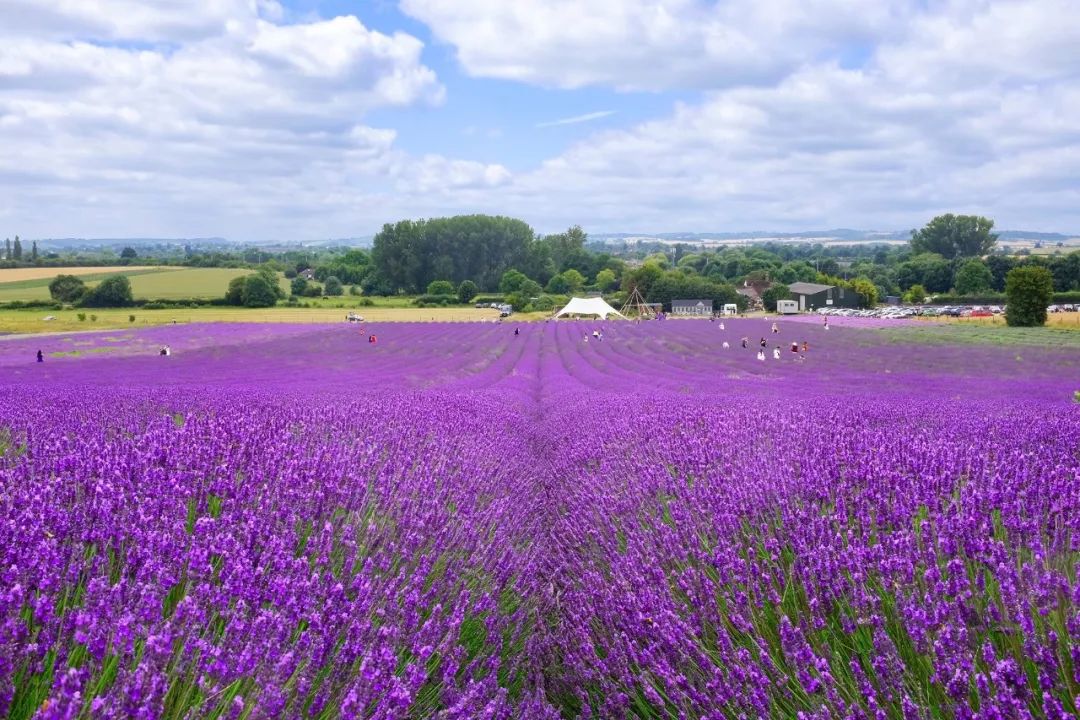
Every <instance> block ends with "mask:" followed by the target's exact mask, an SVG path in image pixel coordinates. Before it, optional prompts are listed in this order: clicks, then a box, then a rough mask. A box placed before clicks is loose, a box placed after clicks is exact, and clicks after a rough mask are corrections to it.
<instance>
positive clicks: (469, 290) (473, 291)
mask: <svg viewBox="0 0 1080 720" xmlns="http://www.w3.org/2000/svg"><path fill="white" fill-rule="evenodd" d="M429 290H430V288H429ZM479 293H480V288H478V287H476V283H474V282H473V281H472V280H465V281H464V282H462V283H461V284H460V285H458V289H457V296H458V302H461V303H469V302H472V301H473V298H475V297H476V296H477V295H478V294H479Z"/></svg>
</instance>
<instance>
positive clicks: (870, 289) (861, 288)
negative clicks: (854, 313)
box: [851, 277, 878, 308]
mask: <svg viewBox="0 0 1080 720" xmlns="http://www.w3.org/2000/svg"><path fill="white" fill-rule="evenodd" d="M851 289H852V290H854V291H855V292H856V293H857V294H858V296H859V307H864V308H872V307H874V306H875V305H877V304H878V289H877V286H876V285H874V283H872V282H871V281H870V280H869V279H867V278H862V277H859V278H855V279H854V280H852V281H851Z"/></svg>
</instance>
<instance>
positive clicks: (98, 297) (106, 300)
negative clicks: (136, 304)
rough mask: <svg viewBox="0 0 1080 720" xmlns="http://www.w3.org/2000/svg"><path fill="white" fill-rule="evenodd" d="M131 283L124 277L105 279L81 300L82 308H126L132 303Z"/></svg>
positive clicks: (115, 276) (114, 276)
mask: <svg viewBox="0 0 1080 720" xmlns="http://www.w3.org/2000/svg"><path fill="white" fill-rule="evenodd" d="M133 301H134V300H133V298H132V296H131V281H130V280H128V279H127V277H126V276H124V275H113V276H112V277H108V278H105V279H104V280H102V281H101V282H100V283H98V286H97V287H95V288H94V289H93V290H91V291H90V292H88V293H87V294H86V295H85V296H84V297H83V300H82V305H83V306H84V307H127V306H128V305H131V304H132V302H133Z"/></svg>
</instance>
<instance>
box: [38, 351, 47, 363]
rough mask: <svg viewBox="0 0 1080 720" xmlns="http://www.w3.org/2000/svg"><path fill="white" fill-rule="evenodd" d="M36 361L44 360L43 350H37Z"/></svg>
mask: <svg viewBox="0 0 1080 720" xmlns="http://www.w3.org/2000/svg"><path fill="white" fill-rule="evenodd" d="M37 361H38V362H45V354H44V353H43V352H41V351H40V350H38V351H37Z"/></svg>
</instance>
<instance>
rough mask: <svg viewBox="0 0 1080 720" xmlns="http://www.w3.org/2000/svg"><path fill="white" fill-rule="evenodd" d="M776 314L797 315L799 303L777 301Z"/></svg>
mask: <svg viewBox="0 0 1080 720" xmlns="http://www.w3.org/2000/svg"><path fill="white" fill-rule="evenodd" d="M776 312H777V313H779V314H780V315H795V314H796V313H798V312H799V303H797V302H795V301H794V300H777V301H776Z"/></svg>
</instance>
